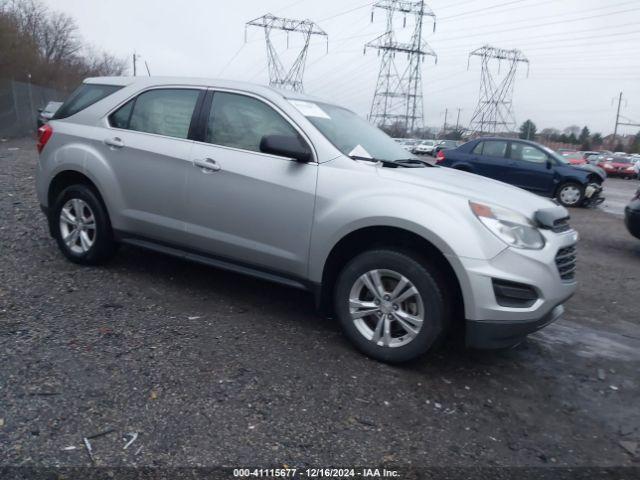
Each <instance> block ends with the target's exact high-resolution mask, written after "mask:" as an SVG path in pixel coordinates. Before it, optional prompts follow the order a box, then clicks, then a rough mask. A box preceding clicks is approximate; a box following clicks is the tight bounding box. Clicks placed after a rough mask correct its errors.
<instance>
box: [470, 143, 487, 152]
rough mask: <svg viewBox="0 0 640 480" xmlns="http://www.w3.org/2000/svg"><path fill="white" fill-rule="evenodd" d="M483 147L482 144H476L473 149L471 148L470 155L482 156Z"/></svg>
mask: <svg viewBox="0 0 640 480" xmlns="http://www.w3.org/2000/svg"><path fill="white" fill-rule="evenodd" d="M483 145H484V142H478V144H477V145H476V146H475V147H473V150H472V153H474V154H476V155H482V147H483Z"/></svg>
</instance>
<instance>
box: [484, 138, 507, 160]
mask: <svg viewBox="0 0 640 480" xmlns="http://www.w3.org/2000/svg"><path fill="white" fill-rule="evenodd" d="M506 153H507V142H502V141H487V142H484V147H483V148H482V155H487V156H490V157H504V156H505V155H506Z"/></svg>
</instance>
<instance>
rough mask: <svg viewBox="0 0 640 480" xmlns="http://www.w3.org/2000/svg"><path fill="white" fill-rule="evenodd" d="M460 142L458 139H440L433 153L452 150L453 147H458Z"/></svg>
mask: <svg viewBox="0 0 640 480" xmlns="http://www.w3.org/2000/svg"><path fill="white" fill-rule="evenodd" d="M459 146H460V143H459V142H458V141H457V140H440V141H439V142H438V143H437V144H436V146H435V147H434V149H433V154H434V155H437V154H438V152H441V151H443V150H451V149H452V148H458V147H459Z"/></svg>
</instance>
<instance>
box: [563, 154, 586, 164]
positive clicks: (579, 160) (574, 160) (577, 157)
mask: <svg viewBox="0 0 640 480" xmlns="http://www.w3.org/2000/svg"><path fill="white" fill-rule="evenodd" d="M562 156H563V157H564V159H565V160H566V161H567V162H568V163H569V164H571V165H586V164H587V161H586V160H585V159H584V155H582V153H580V152H562Z"/></svg>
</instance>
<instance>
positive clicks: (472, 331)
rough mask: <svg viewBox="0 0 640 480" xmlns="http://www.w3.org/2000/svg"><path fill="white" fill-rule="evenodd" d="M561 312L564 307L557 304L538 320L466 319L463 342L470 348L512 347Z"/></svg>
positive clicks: (556, 317)
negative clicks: (494, 320)
mask: <svg viewBox="0 0 640 480" xmlns="http://www.w3.org/2000/svg"><path fill="white" fill-rule="evenodd" d="M563 313H564V307H563V306H562V305H557V306H556V307H555V308H554V309H553V310H551V311H550V312H549V313H547V314H546V315H545V316H544V317H542V318H540V319H538V320H525V321H500V322H490V321H475V320H467V325H466V334H465V342H466V344H467V346H468V347H470V348H483V349H496V348H508V347H513V346H515V345H517V344H519V343H520V342H522V341H523V340H524V339H525V337H526V336H527V335H529V334H530V333H533V332H536V331H538V330H540V329H541V328H544V327H546V326H547V325H549V324H550V323H553V322H555V321H556V320H557V319H558V318H560V317H561V316H562V314H563Z"/></svg>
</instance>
